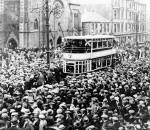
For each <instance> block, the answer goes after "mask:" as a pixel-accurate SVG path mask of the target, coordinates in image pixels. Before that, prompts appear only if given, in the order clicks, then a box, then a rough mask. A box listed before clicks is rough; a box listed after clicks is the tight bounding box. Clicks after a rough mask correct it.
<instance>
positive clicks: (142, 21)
mask: <svg viewBox="0 0 150 130" xmlns="http://www.w3.org/2000/svg"><path fill="white" fill-rule="evenodd" d="M82 8H84V9H82V10H85V8H86V9H89V8H92V9H91V10H94V11H95V12H97V13H98V14H99V15H102V16H103V17H104V18H106V19H107V20H109V23H110V24H111V25H110V34H111V35H114V36H116V37H117V38H118V40H119V41H120V43H128V42H130V43H136V42H138V43H142V42H145V41H146V40H147V33H146V4H142V3H140V2H137V1H136V0H109V2H108V3H106V4H104V2H103V4H97V5H94V6H93V5H88V6H87V5H86V6H85V5H83V6H82ZM93 17H94V16H93ZM99 22H103V20H102V21H99ZM91 24H92V23H91ZM93 24H95V22H93ZM82 25H83V26H82V28H83V30H84V28H85V26H84V23H82ZM93 26H94V25H93ZM96 30H97V28H95V30H94V32H96ZM90 31H92V32H93V30H90ZM92 32H90V33H92ZM98 34H99V33H98ZM83 35H84V31H83Z"/></svg>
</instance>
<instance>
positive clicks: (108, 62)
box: [107, 58, 111, 66]
mask: <svg viewBox="0 0 150 130" xmlns="http://www.w3.org/2000/svg"><path fill="white" fill-rule="evenodd" d="M110 60H111V59H110V58H108V59H107V66H110V65H111V62H110Z"/></svg>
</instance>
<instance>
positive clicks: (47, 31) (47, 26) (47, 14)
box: [45, 0, 50, 68]
mask: <svg viewBox="0 0 150 130" xmlns="http://www.w3.org/2000/svg"><path fill="white" fill-rule="evenodd" d="M45 4H46V8H45V10H46V36H47V64H48V68H50V55H49V2H48V0H46V1H45Z"/></svg>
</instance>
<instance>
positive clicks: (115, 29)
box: [114, 24, 117, 33]
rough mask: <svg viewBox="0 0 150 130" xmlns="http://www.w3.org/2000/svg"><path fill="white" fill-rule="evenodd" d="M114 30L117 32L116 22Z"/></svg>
mask: <svg viewBox="0 0 150 130" xmlns="http://www.w3.org/2000/svg"><path fill="white" fill-rule="evenodd" d="M114 32H115V33H116V32H117V26H116V24H114Z"/></svg>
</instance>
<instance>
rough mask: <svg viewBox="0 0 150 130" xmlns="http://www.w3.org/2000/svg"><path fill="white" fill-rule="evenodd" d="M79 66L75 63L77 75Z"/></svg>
mask: <svg viewBox="0 0 150 130" xmlns="http://www.w3.org/2000/svg"><path fill="white" fill-rule="evenodd" d="M78 66H79V64H78V62H76V73H78V71H79V67H78Z"/></svg>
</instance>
